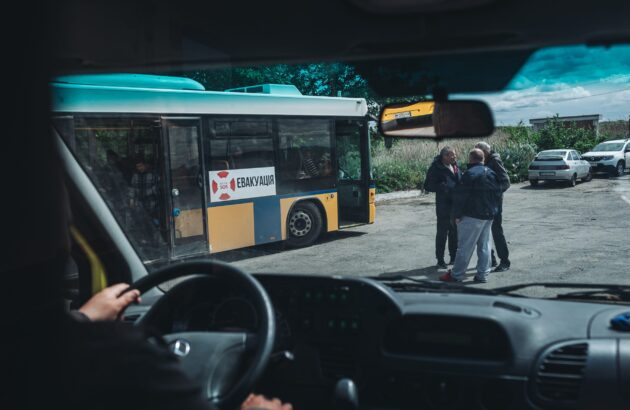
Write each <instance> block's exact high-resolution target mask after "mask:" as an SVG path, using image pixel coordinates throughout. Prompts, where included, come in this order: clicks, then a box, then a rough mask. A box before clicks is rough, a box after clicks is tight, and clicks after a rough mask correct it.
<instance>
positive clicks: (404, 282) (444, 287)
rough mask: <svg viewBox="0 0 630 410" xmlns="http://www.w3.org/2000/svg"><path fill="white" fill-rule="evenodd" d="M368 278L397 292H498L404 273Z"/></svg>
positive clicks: (487, 293) (486, 293) (480, 293)
mask: <svg viewBox="0 0 630 410" xmlns="http://www.w3.org/2000/svg"><path fill="white" fill-rule="evenodd" d="M368 278H369V279H372V280H377V281H379V282H382V283H384V284H385V285H387V286H389V287H390V288H392V289H394V290H396V291H399V292H418V291H434V292H437V291H439V292H460V293H472V294H479V295H498V294H499V292H496V291H495V290H492V289H481V288H471V287H469V286H466V285H463V284H459V283H448V282H442V281H437V280H429V279H416V278H414V277H412V276H406V275H391V276H370V277H368Z"/></svg>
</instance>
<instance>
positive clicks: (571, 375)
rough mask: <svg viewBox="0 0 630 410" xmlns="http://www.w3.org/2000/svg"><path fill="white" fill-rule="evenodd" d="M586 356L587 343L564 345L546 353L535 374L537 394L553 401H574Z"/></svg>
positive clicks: (578, 389) (576, 396)
mask: <svg viewBox="0 0 630 410" xmlns="http://www.w3.org/2000/svg"><path fill="white" fill-rule="evenodd" d="M587 356H588V344H587V343H576V344H570V345H565V346H562V347H560V348H558V349H555V350H553V351H551V352H550V353H549V354H547V356H545V357H544V358H543V360H542V362H541V363H540V365H539V367H538V371H537V374H536V389H537V390H538V395H539V396H540V397H541V398H543V399H546V400H551V401H554V402H560V403H571V402H575V401H576V400H577V399H578V397H579V394H580V386H581V384H582V378H583V377H584V369H585V368H586V360H587Z"/></svg>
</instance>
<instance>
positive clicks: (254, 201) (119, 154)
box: [51, 74, 376, 263]
mask: <svg viewBox="0 0 630 410" xmlns="http://www.w3.org/2000/svg"><path fill="white" fill-rule="evenodd" d="M51 94H52V107H53V119H52V121H53V128H54V129H55V130H56V131H57V132H58V134H59V135H60V136H61V138H62V140H63V141H64V142H65V145H66V146H67V147H68V149H69V150H70V151H71V152H72V154H73V155H74V157H75V158H76V160H77V162H78V163H79V164H80V166H81V167H82V168H83V170H84V171H85V173H86V174H87V175H88V176H89V177H90V179H91V180H92V181H93V183H94V185H95V186H96V187H97V189H98V191H99V193H100V194H101V196H102V197H103V198H104V200H105V201H106V203H107V205H108V206H109V208H110V209H111V211H112V213H113V215H114V217H115V219H116V221H117V222H118V224H120V226H121V228H122V229H123V230H124V232H125V233H126V235H127V236H128V237H129V238H130V240H131V242H132V244H133V245H134V247H135V248H136V250H137V251H138V253H139V254H140V255H141V257H142V259H143V260H144V261H145V263H151V262H156V261H165V260H173V259H181V258H186V257H191V256H199V255H203V254H214V253H219V252H224V251H229V250H234V249H239V248H245V247H250V246H254V245H260V244H265V243H270V242H277V241H286V242H287V243H288V244H289V245H292V246H295V247H301V246H308V245H311V244H313V243H314V242H315V241H316V240H317V239H318V238H319V237H320V236H321V235H322V234H325V233H327V232H333V231H337V230H339V229H340V228H343V227H346V226H350V225H356V224H368V223H373V222H374V218H375V212H376V211H375V204H374V202H375V201H374V200H375V188H374V181H373V179H372V176H371V170H370V145H369V137H368V116H367V104H366V101H365V100H364V99H361V98H341V97H318V96H305V95H302V94H301V93H300V91H299V90H298V89H297V88H296V87H294V86H293V85H283V84H263V85H255V86H248V87H241V88H233V89H229V90H225V91H207V90H205V88H204V87H203V86H202V85H201V84H200V83H198V82H196V81H194V80H192V79H188V78H183V77H170V76H156V75H140V74H108V75H80V76H65V77H58V78H55V79H54V81H52V82H51Z"/></svg>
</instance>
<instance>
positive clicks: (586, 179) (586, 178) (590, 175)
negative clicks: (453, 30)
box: [582, 171, 593, 182]
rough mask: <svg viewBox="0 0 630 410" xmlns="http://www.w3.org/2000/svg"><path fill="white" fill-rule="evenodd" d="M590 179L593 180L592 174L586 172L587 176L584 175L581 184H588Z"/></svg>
mask: <svg viewBox="0 0 630 410" xmlns="http://www.w3.org/2000/svg"><path fill="white" fill-rule="evenodd" d="M591 179H593V174H592V173H591V171H588V174H586V176H585V177H584V178H582V182H589V181H590V180H591Z"/></svg>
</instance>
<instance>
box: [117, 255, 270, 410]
mask: <svg viewBox="0 0 630 410" xmlns="http://www.w3.org/2000/svg"><path fill="white" fill-rule="evenodd" d="M190 275H195V276H199V275H208V276H215V277H217V278H221V277H228V278H229V280H230V281H232V282H233V283H235V284H237V285H238V286H242V287H244V288H246V289H247V290H248V291H249V293H250V294H251V295H252V298H253V300H252V301H251V302H252V304H253V306H254V307H255V309H256V311H257V312H258V314H259V315H260V322H259V327H258V332H257V343H256V347H255V348H254V349H253V355H252V359H251V364H250V365H249V366H248V367H247V370H246V371H245V372H244V373H243V374H242V376H241V377H240V378H239V380H238V381H237V382H236V383H235V384H234V386H232V387H231V388H230V389H229V393H228V394H227V395H226V396H225V397H224V398H222V399H221V400H220V401H215V402H214V404H215V405H217V406H218V407H220V408H225V409H230V408H238V406H239V405H240V403H241V402H242V401H243V400H244V399H245V398H246V397H247V395H248V394H249V393H250V392H251V389H252V388H253V387H254V385H255V383H256V381H257V380H258V379H259V378H260V376H261V375H262V373H263V372H264V371H265V369H266V367H267V364H268V363H269V358H270V357H271V354H272V352H273V346H274V341H275V333H276V324H275V315H274V309H273V305H272V303H271V300H270V299H269V296H268V295H267V292H266V291H265V289H264V288H263V287H262V285H260V283H259V282H258V281H257V280H256V279H255V278H254V277H253V276H251V275H249V274H247V273H245V272H243V271H241V270H240V269H238V268H236V267H234V266H231V265H228V264H226V263H223V262H218V261H212V260H197V261H190V262H182V263H177V264H173V265H169V266H167V267H164V268H161V269H159V270H157V271H155V272H152V273H151V274H149V275H147V276H145V277H143V278H141V279H139V280H137V281H136V282H134V283H133V284H132V285H131V286H130V287H129V288H128V289H127V291H129V290H132V289H137V290H139V291H140V293H141V294H143V293H145V292H147V291H149V290H150V289H152V288H154V287H156V286H158V285H160V284H162V283H164V282H167V281H169V280H173V279H177V278H181V277H183V276H190ZM168 295H169V292H166V293H165V294H164V295H163V296H162V297H161V298H160V300H159V301H158V302H157V303H156V305H157V304H158V303H160V302H161V301H162V300H166V299H165V298H168ZM162 303H166V302H162ZM162 303H160V304H162ZM152 311H153V308H151V309H150V310H149V311H148V312H147V313H146V314H145V315H144V316H143V317H142V318H141V320H140V321H139V322H138V324H139V325H142V324H143V323H146V322H147V321H150V320H151V317H152Z"/></svg>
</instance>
